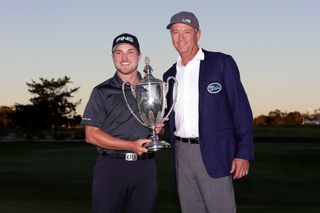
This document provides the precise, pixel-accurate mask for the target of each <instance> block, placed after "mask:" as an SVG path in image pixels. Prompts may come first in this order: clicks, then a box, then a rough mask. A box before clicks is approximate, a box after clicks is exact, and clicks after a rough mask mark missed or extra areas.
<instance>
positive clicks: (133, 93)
mask: <svg viewBox="0 0 320 213" xmlns="http://www.w3.org/2000/svg"><path fill="white" fill-rule="evenodd" d="M126 84H129V85H130V88H131V92H132V95H133V97H134V98H136V93H135V89H134V86H132V85H131V84H130V83H129V82H123V83H122V94H123V97H124V100H125V102H126V104H127V107H128V109H129V111H130V112H131V114H132V115H133V116H134V117H135V118H136V119H137V120H138V121H139V123H141V124H142V125H143V126H145V127H148V126H147V125H146V124H144V123H143V122H142V121H141V120H140V119H139V118H138V116H136V114H135V113H134V112H133V110H132V109H131V107H130V105H129V103H128V100H127V97H126V93H125V91H124V87H125V85H126ZM148 128H149V127H148Z"/></svg>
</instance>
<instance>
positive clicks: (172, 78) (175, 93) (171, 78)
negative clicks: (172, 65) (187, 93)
mask: <svg viewBox="0 0 320 213" xmlns="http://www.w3.org/2000/svg"><path fill="white" fill-rule="evenodd" d="M170 80H174V87H173V89H172V96H174V98H173V100H172V105H171V108H170V109H169V111H168V113H167V115H166V116H165V117H164V118H163V121H165V120H167V118H168V117H169V115H170V114H171V112H172V110H173V108H174V106H175V104H176V100H177V97H176V96H177V91H174V89H175V90H177V89H178V87H177V86H176V85H177V84H178V81H177V79H176V78H175V77H173V76H170V77H169V78H168V79H167V82H166V85H165V94H166V95H167V93H168V91H169V81H170ZM166 105H167V103H166Z"/></svg>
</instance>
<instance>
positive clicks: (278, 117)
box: [253, 108, 320, 126]
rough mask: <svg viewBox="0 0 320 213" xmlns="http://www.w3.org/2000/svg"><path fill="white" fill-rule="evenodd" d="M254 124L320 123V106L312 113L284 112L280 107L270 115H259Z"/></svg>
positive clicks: (289, 124) (288, 124)
mask: <svg viewBox="0 0 320 213" xmlns="http://www.w3.org/2000/svg"><path fill="white" fill-rule="evenodd" d="M253 122H254V125H257V126H263V125H274V126H291V125H303V124H320V108H319V109H316V110H314V111H313V112H312V113H310V112H309V113H300V112H298V111H294V112H282V111H281V110H279V109H276V110H274V111H271V112H269V113H268V115H259V116H257V117H255V118H254V120H253Z"/></svg>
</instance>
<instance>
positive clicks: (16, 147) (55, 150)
mask: <svg viewBox="0 0 320 213" xmlns="http://www.w3.org/2000/svg"><path fill="white" fill-rule="evenodd" d="M255 158H256V161H255V162H254V163H253V164H252V166H251V173H250V175H249V176H248V177H247V178H244V179H242V180H237V181H235V190H236V199H237V203H238V212H240V213H250V212H252V213H253V212H259V213H263V212H270V213H276V212H277V213H278V212H279V213H280V212H281V213H285V212H290V213H294V212H296V213H307V212H310V213H311V212H314V213H315V212H317V213H318V212H320V144H319V143H257V144H255ZM95 159H96V150H95V148H94V147H93V146H91V145H88V144H86V143H85V142H3V143H0V212H1V213H53V212H54V213H67V212H68V213H82V212H83V213H84V212H86V213H88V212H90V205H91V203H90V199H91V198H90V197H91V180H92V169H93V166H94V164H95ZM156 160H157V164H158V178H159V190H158V191H159V193H158V202H157V206H156V212H157V213H167V212H168V213H169V212H180V208H179V203H178V199H177V196H176V190H175V187H174V185H173V181H172V175H171V166H172V165H171V163H170V153H169V151H159V152H157V158H156ZM106 196H108V195H106Z"/></svg>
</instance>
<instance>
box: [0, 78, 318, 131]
mask: <svg viewBox="0 0 320 213" xmlns="http://www.w3.org/2000/svg"><path fill="white" fill-rule="evenodd" d="M39 80H40V82H36V81H34V80H31V82H27V83H26V84H27V86H28V91H29V92H30V93H31V98H30V99H29V101H30V104H25V105H24V104H18V103H17V104H15V105H14V106H10V107H9V106H0V128H11V129H18V130H19V129H20V130H32V129H43V130H50V129H51V130H52V129H54V128H69V127H75V126H78V125H79V124H80V122H81V116H80V115H78V114H77V113H76V107H77V106H78V105H79V104H80V103H81V99H79V100H78V101H75V102H73V101H72V98H74V94H75V93H76V92H77V91H78V90H79V88H80V87H74V88H68V84H70V83H72V81H71V80H70V77H68V76H64V77H63V78H58V79H54V78H52V79H50V80H48V79H45V78H39ZM306 121H308V122H309V124H320V108H319V109H316V110H314V112H313V113H305V114H302V113H300V112H298V111H294V112H282V111H281V110H278V109H276V110H274V111H271V112H269V113H268V115H259V116H257V117H255V118H254V125H278V126H281V125H302V124H307V122H306Z"/></svg>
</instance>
